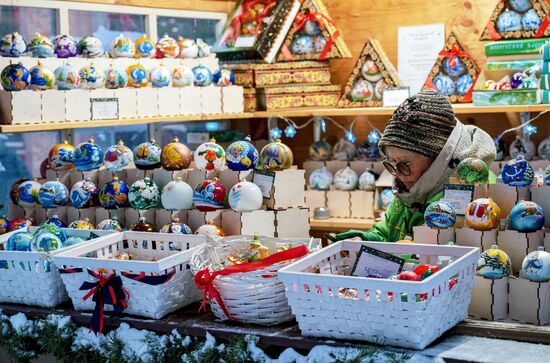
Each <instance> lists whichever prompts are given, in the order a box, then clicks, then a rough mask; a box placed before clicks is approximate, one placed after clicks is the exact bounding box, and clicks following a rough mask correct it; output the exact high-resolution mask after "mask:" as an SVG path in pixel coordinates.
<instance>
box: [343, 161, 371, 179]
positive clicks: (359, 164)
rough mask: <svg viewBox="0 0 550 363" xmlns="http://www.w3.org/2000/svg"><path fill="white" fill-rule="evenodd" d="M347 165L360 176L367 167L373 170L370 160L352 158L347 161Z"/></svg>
mask: <svg viewBox="0 0 550 363" xmlns="http://www.w3.org/2000/svg"><path fill="white" fill-rule="evenodd" d="M349 167H350V168H351V170H353V171H354V172H355V173H356V174H357V175H358V176H361V174H363V173H364V172H365V171H366V170H367V169H368V170H370V171H373V169H372V162H371V161H366V160H352V161H350V162H349Z"/></svg>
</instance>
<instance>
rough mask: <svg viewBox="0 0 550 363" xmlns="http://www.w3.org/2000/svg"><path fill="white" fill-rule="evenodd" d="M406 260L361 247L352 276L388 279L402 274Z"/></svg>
mask: <svg viewBox="0 0 550 363" xmlns="http://www.w3.org/2000/svg"><path fill="white" fill-rule="evenodd" d="M404 264H405V260H403V259H402V258H399V257H397V256H394V255H392V254H390V253H386V252H383V251H380V250H377V249H375V248H372V247H368V246H365V245H363V246H361V249H360V250H359V255H358V256H357V260H356V261H355V265H354V266H353V270H352V271H351V275H352V276H358V277H374V278H379V279H387V278H388V277H390V276H392V275H396V274H398V273H400V272H401V270H402V269H403V265H404Z"/></svg>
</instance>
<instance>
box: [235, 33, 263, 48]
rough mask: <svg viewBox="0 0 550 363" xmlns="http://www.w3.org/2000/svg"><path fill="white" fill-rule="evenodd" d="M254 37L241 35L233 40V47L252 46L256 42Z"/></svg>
mask: <svg viewBox="0 0 550 363" xmlns="http://www.w3.org/2000/svg"><path fill="white" fill-rule="evenodd" d="M256 39H257V38H256V37H255V36H244V35H241V36H240V37H238V38H237V40H236V41H235V46H234V48H252V47H253V46H254V44H256Z"/></svg>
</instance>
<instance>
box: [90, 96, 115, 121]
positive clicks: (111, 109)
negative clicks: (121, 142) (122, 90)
mask: <svg viewBox="0 0 550 363" xmlns="http://www.w3.org/2000/svg"><path fill="white" fill-rule="evenodd" d="M90 107H91V111H92V120H117V119H118V98H90Z"/></svg>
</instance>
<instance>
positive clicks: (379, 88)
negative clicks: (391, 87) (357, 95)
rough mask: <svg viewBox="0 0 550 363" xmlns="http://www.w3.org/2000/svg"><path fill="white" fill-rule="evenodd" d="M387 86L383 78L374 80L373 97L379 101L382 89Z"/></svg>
mask: <svg viewBox="0 0 550 363" xmlns="http://www.w3.org/2000/svg"><path fill="white" fill-rule="evenodd" d="M386 88H388V84H387V83H386V81H384V80H383V79H381V80H379V81H378V82H376V84H375V85H374V99H376V100H379V101H381V100H382V94H383V93H384V90H385V89H386Z"/></svg>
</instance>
